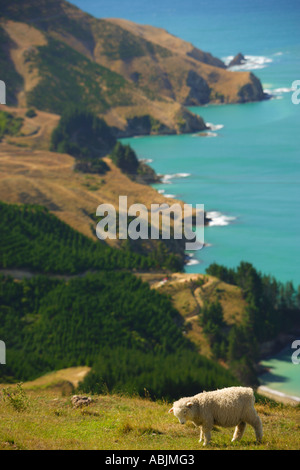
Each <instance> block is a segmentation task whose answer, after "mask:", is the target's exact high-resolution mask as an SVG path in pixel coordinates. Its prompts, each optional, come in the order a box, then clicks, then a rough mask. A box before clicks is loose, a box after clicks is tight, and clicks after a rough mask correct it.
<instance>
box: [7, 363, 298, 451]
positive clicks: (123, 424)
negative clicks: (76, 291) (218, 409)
mask: <svg viewBox="0 0 300 470" xmlns="http://www.w3.org/2000/svg"><path fill="white" fill-rule="evenodd" d="M85 372H86V371H85V370H84V369H82V371H81V370H80V369H74V370H72V369H68V370H67V371H61V372H60V373H57V374H56V375H54V374H50V375H48V376H45V377H43V378H42V379H38V381H36V382H31V383H29V384H26V383H25V384H24V385H23V390H24V391H25V397H21V400H20V401H21V403H22V402H25V403H26V404H27V405H28V406H27V407H26V408H25V409H24V410H23V411H21V412H18V411H17V410H16V409H15V407H14V406H13V405H12V404H11V402H10V401H9V400H6V401H4V400H3V393H2V397H1V398H0V400H1V407H0V419H1V429H0V449H3V450H4V449H7V450H8V449H19V450H23V449H24V450H27V449H28V450H29V449H34V450H43V449H54V450H56V449H66V450H71V449H74V450H75V449H101V450H114V451H118V450H122V449H125V450H158V451H161V450H183V451H197V450H206V449H209V450H219V449H221V450H299V442H300V408H299V407H291V406H287V405H280V404H276V403H274V402H272V401H270V400H267V399H259V401H258V402H257V404H256V405H255V407H256V410H257V412H258V414H259V415H260V417H261V420H262V424H263V430H264V437H263V441H262V443H261V444H256V443H255V435H254V431H253V429H252V428H250V427H249V426H247V428H246V431H245V435H244V437H243V439H242V440H241V441H240V442H234V443H232V442H231V438H232V435H233V429H224V428H215V429H214V430H213V432H212V442H211V444H210V446H209V447H207V448H205V447H203V446H202V444H199V443H198V440H199V431H198V430H197V429H196V428H195V427H194V426H193V425H192V424H186V425H184V426H182V425H181V424H180V423H179V422H178V420H177V419H176V418H175V417H174V416H173V415H170V414H169V413H168V410H169V408H170V407H171V404H170V403H168V402H153V401H150V400H149V399H147V398H138V397H127V396H126V395H116V394H112V395H111V394H105V395H94V396H92V398H93V402H92V404H91V405H90V406H89V407H86V408H82V409H74V408H73V407H72V404H71V401H70V395H69V394H70V386H72V383H73V384H76V383H77V381H78V375H80V374H83V375H84V374H85ZM1 388H3V386H1ZM4 388H6V389H7V386H4ZM0 393H1V392H0ZM62 393H63V394H64V395H65V396H62ZM71 393H72V392H71Z"/></svg>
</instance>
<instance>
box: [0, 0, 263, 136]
mask: <svg viewBox="0 0 300 470" xmlns="http://www.w3.org/2000/svg"><path fill="white" fill-rule="evenodd" d="M2 14H3V20H2V21H1V31H2V33H1V34H2V36H3V38H4V39H5V40H4V41H3V45H2V48H3V50H2V52H1V54H0V60H1V57H2V58H3V60H4V59H5V57H9V60H10V61H11V63H12V68H11V69H12V70H13V72H12V74H13V80H14V82H15V84H16V92H15V96H14V97H12V99H13V102H10V104H15V103H16V101H17V102H18V104H19V105H20V106H26V105H27V106H35V107H37V108H38V109H40V110H43V111H47V112H49V111H50V112H54V113H61V112H62V109H63V107H64V106H65V105H67V104H68V103H73V102H80V103H81V104H84V105H86V106H89V107H90V110H92V111H94V112H97V113H99V114H101V115H102V116H103V117H104V118H105V119H106V121H107V123H108V124H109V125H111V126H112V127H114V128H115V132H116V133H117V134H118V135H134V134H135V132H137V133H144V134H148V133H158V132H159V133H174V132H180V133H183V132H193V131H199V130H203V129H204V128H205V124H204V122H203V120H202V119H201V118H200V117H199V116H196V115H194V114H192V113H191V112H190V111H188V110H187V109H186V108H185V106H192V105H201V104H206V103H208V102H245V101H253V100H261V99H263V98H264V94H263V90H262V87H261V84H260V82H259V80H258V79H257V78H256V77H255V76H254V75H253V74H249V73H248V72H231V71H227V70H226V67H225V65H224V64H223V62H222V61H221V60H219V59H217V58H214V57H213V56H211V54H209V53H206V52H203V51H201V50H199V49H197V48H195V47H193V46H192V45H191V44H189V43H186V42H185V41H180V40H179V39H178V38H174V37H173V36H171V35H170V34H168V33H166V32H162V30H160V29H158V28H149V27H142V26H140V25H135V24H133V23H130V22H123V21H120V20H119V21H116V20H114V21H109V20H103V19H96V18H93V17H91V16H90V15H88V14H86V13H84V12H82V11H80V10H79V9H78V8H76V7H75V6H73V5H71V4H69V3H67V2H65V1H64V0H59V1H58V0H55V1H54V0H51V1H47V2H46V1H45V0H43V1H37V0H27V1H26V2H23V1H20V0H14V1H7V0H5V1H4V2H3V5H2ZM145 116H149V118H150V119H152V120H154V122H156V125H155V126H152V127H150V128H149V126H145V125H143V119H144V117H145ZM133 118H138V119H141V122H140V123H139V127H140V128H139V130H137V126H136V127H135V129H132V126H131V123H130V121H131V120H132V119H133Z"/></svg>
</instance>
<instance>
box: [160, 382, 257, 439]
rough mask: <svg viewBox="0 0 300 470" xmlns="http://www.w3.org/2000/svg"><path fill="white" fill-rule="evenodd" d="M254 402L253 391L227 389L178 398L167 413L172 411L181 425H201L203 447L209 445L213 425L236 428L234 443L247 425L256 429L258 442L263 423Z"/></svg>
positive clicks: (239, 388) (241, 388) (247, 388)
mask: <svg viewBox="0 0 300 470" xmlns="http://www.w3.org/2000/svg"><path fill="white" fill-rule="evenodd" d="M254 402H255V398H254V393H253V390H252V388H249V387H228V388H223V389H220V390H215V391H212V392H203V393H199V394H198V395H195V396H193V397H185V398H181V399H180V400H178V401H175V402H174V404H173V407H172V408H171V409H170V410H169V412H170V413H172V412H173V413H174V415H175V416H176V417H177V418H178V419H179V421H180V423H181V424H184V423H185V422H186V421H188V420H189V421H192V422H193V423H194V424H195V425H196V426H200V440H199V442H201V441H202V437H204V444H203V445H207V444H209V442H210V438H211V430H212V428H213V426H214V425H216V426H223V427H226V428H228V427H233V426H236V428H235V431H234V434H233V438H232V441H237V440H240V439H241V438H242V436H243V434H244V431H245V428H246V424H250V426H252V427H253V428H254V430H255V434H256V440H257V441H258V442H260V441H261V439H262V436H263V430H262V423H261V420H260V418H259V416H258V414H257V413H256V410H255V408H254Z"/></svg>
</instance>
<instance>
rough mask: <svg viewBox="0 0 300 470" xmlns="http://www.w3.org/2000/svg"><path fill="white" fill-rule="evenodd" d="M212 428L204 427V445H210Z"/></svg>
mask: <svg viewBox="0 0 300 470" xmlns="http://www.w3.org/2000/svg"><path fill="white" fill-rule="evenodd" d="M211 430H212V426H202V433H203V435H204V442H203V445H204V446H207V445H208V444H209V443H210V438H211Z"/></svg>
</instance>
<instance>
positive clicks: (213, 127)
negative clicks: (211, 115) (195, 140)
mask: <svg viewBox="0 0 300 470" xmlns="http://www.w3.org/2000/svg"><path fill="white" fill-rule="evenodd" d="M206 125H207V126H208V127H209V128H210V130H212V131H218V130H220V129H223V127H224V124H213V123H212V122H207V123H206Z"/></svg>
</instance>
